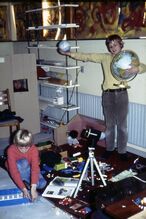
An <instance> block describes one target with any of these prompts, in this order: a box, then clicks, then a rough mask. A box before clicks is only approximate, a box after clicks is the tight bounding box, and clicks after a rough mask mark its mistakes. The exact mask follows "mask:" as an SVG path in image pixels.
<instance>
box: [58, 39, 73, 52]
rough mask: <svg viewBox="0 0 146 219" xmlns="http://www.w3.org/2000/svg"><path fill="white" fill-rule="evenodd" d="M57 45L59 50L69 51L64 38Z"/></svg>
mask: <svg viewBox="0 0 146 219" xmlns="http://www.w3.org/2000/svg"><path fill="white" fill-rule="evenodd" d="M58 47H59V49H60V50H62V51H63V52H69V51H70V44H69V43H68V42H67V41H66V40H62V41H61V42H60V43H59V44H58Z"/></svg>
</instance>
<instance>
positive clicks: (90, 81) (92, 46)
mask: <svg viewBox="0 0 146 219" xmlns="http://www.w3.org/2000/svg"><path fill="white" fill-rule="evenodd" d="M45 43H46V45H56V41H47V42H45ZM70 43H71V44H72V45H74V42H73V41H70ZM78 45H79V47H80V48H79V49H78V51H79V52H88V53H89V52H107V48H106V46H105V40H79V41H78ZM26 47H27V43H21V42H17V43H14V53H23V52H24V53H25V52H26V51H27V48H26ZM124 49H130V50H133V51H134V52H136V53H137V55H138V56H139V59H140V61H141V62H143V63H145V64H146V39H125V40H124ZM0 51H1V48H0ZM35 51H36V50H32V52H33V53H35ZM40 54H41V58H44V59H46V60H48V59H51V60H56V58H57V59H58V60H64V56H62V55H59V54H58V53H57V52H56V51H55V50H47V49H44V50H41V51H40ZM36 56H37V55H36ZM70 61H71V62H72V63H73V62H74V61H73V60H70ZM78 64H79V65H82V66H84V73H80V74H79V83H80V87H79V91H80V92H83V93H87V94H93V95H101V92H102V90H101V83H102V80H103V74H102V68H101V66H100V64H95V63H91V62H78ZM129 85H130V86H131V88H130V89H129V90H128V92H129V100H130V102H134V103H140V104H146V74H142V75H138V76H137V77H136V78H135V79H134V80H133V81H130V82H129Z"/></svg>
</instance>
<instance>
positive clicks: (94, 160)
mask: <svg viewBox="0 0 146 219" xmlns="http://www.w3.org/2000/svg"><path fill="white" fill-rule="evenodd" d="M93 162H94V164H95V166H96V169H97V171H98V173H99V176H100V178H101V180H102V182H103V185H104V186H106V182H105V180H104V178H103V176H102V173H101V170H100V168H99V166H98V164H97V161H96V159H95V158H93Z"/></svg>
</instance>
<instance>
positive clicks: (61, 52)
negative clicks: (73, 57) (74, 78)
mask: <svg viewBox="0 0 146 219" xmlns="http://www.w3.org/2000/svg"><path fill="white" fill-rule="evenodd" d="M58 52H59V53H60V54H61V55H66V56H69V55H70V52H64V51H62V50H61V49H58Z"/></svg>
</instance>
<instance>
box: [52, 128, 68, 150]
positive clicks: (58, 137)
mask: <svg viewBox="0 0 146 219" xmlns="http://www.w3.org/2000/svg"><path fill="white" fill-rule="evenodd" d="M54 143H55V145H56V146H60V145H63V144H66V143H67V126H66V125H60V126H59V127H57V128H56V129H54Z"/></svg>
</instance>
